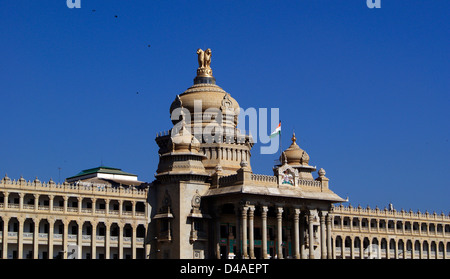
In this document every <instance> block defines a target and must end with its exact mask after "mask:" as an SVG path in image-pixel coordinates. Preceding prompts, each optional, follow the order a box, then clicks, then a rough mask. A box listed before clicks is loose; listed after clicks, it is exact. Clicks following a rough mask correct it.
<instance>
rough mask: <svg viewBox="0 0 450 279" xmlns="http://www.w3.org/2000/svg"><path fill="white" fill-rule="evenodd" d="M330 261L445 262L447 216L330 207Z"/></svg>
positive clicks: (449, 244) (449, 234)
mask: <svg viewBox="0 0 450 279" xmlns="http://www.w3.org/2000/svg"><path fill="white" fill-rule="evenodd" d="M332 216H333V217H332V219H333V221H332V236H331V237H332V245H333V247H332V250H333V258H339V259H364V258H370V257H377V258H384V259H449V258H450V217H449V216H448V215H444V214H443V213H441V214H437V213H435V212H434V213H429V212H425V213H421V212H413V211H411V210H410V211H404V210H400V211H396V210H395V209H393V208H390V209H386V208H385V209H383V210H381V209H379V208H378V207H377V208H375V209H370V208H362V207H361V206H358V207H352V206H348V207H344V206H342V205H340V206H336V207H333V210H332Z"/></svg>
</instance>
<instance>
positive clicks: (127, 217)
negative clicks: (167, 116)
mask: <svg viewBox="0 0 450 279" xmlns="http://www.w3.org/2000/svg"><path fill="white" fill-rule="evenodd" d="M105 176H106V177H107V178H101V177H105ZM113 176H116V177H117V176H118V177H119V179H115V178H114V177H113ZM75 178H76V179H77V180H76V181H75V180H73V183H68V182H64V183H62V184H56V183H55V182H53V181H52V180H50V181H49V182H47V183H45V182H41V181H39V180H38V179H37V178H36V179H35V180H34V181H26V180H25V179H23V178H22V177H21V178H20V179H18V180H11V179H10V178H9V177H8V176H5V177H4V178H3V179H1V180H0V242H1V245H0V249H1V253H0V256H1V258H3V259H6V258H18V259H22V258H23V259H25V258H30V259H47V258H49V259H53V258H77V259H81V258H84V259H86V258H88V259H89V258H90V259H102V258H104V259H112V258H145V255H147V254H148V253H147V252H146V251H145V237H146V234H147V228H148V223H149V219H148V204H147V189H146V188H145V185H143V183H142V182H139V181H137V177H136V176H134V175H131V174H127V173H125V172H122V171H121V170H120V169H114V168H107V167H99V168H95V169H90V170H86V171H83V172H81V173H80V174H79V175H77V176H74V177H73V178H72V179H75ZM138 184H139V185H138ZM138 186H142V187H141V188H140V187H138Z"/></svg>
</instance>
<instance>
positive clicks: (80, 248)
mask: <svg viewBox="0 0 450 279" xmlns="http://www.w3.org/2000/svg"><path fill="white" fill-rule="evenodd" d="M80 205H81V204H80ZM80 208H81V206H80ZM77 224H78V235H77V237H78V239H77V244H78V255H77V259H82V258H83V221H82V220H80V221H79V222H77Z"/></svg>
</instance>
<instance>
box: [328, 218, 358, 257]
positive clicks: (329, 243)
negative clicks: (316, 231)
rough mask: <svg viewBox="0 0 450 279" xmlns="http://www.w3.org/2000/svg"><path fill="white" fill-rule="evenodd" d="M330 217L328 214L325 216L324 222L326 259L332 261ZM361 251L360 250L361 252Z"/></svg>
mask: <svg viewBox="0 0 450 279" xmlns="http://www.w3.org/2000/svg"><path fill="white" fill-rule="evenodd" d="M331 219H332V218H331V216H330V213H328V214H327V217H326V221H327V258H328V259H332V258H333V255H332V253H333V251H332V247H331ZM361 246H362V243H361ZM361 251H362V250H361Z"/></svg>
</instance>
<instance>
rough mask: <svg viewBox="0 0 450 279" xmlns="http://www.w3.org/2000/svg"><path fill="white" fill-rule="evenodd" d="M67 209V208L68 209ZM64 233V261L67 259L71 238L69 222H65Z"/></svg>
mask: <svg viewBox="0 0 450 279" xmlns="http://www.w3.org/2000/svg"><path fill="white" fill-rule="evenodd" d="M66 208H67V207H66ZM63 223H64V233H63V251H64V252H63V259H67V244H68V237H69V221H68V220H64V221H63Z"/></svg>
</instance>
